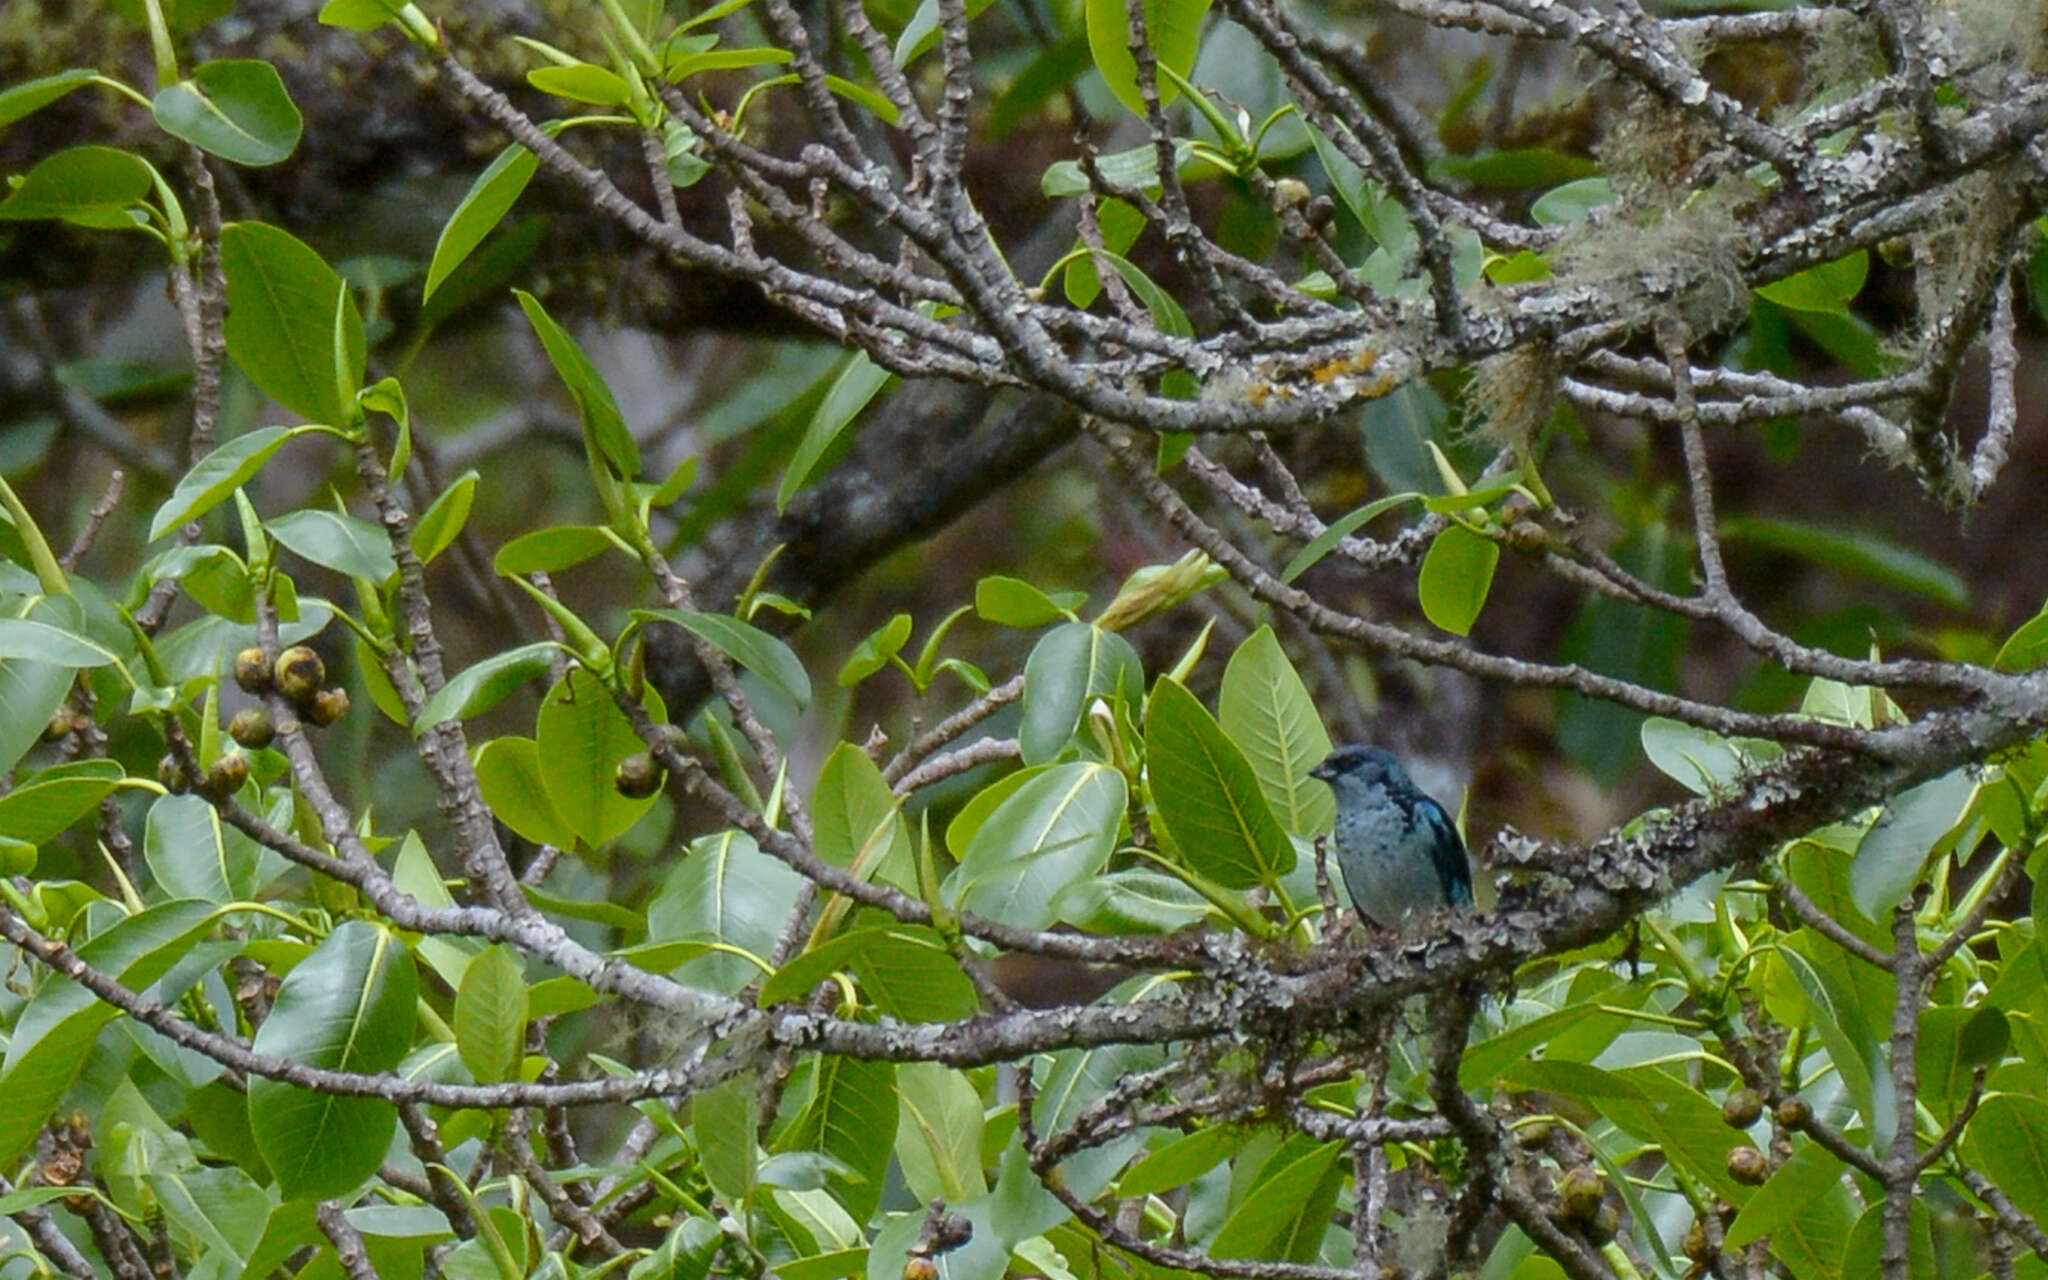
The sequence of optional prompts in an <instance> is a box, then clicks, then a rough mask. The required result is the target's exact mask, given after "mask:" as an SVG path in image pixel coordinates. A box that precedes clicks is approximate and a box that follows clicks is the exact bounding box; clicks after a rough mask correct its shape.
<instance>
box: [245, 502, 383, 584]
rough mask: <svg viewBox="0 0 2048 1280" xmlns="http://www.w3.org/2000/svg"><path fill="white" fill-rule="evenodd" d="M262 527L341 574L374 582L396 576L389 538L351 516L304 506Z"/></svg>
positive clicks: (297, 550) (308, 556) (287, 544)
mask: <svg viewBox="0 0 2048 1280" xmlns="http://www.w3.org/2000/svg"><path fill="white" fill-rule="evenodd" d="M263 527H264V528H265V529H267V530H268V531H269V532H270V536H271V537H273V538H276V539H277V540H278V541H279V542H280V543H282V544H284V546H286V547H287V548H289V549H290V550H292V551H296V552H298V553H299V554H300V555H301V556H304V557H305V558H306V559H308V560H311V561H312V562H313V563H314V564H317V565H324V566H326V567H327V568H329V569H332V570H334V571H335V572H336V573H338V574H341V575H342V576H344V577H349V578H367V579H369V580H370V582H371V583H372V584H378V583H383V582H387V581H389V580H390V579H392V578H394V577H396V576H397V575H398V561H397V560H395V559H393V558H392V555H391V541H390V539H388V538H387V537H385V535H384V531H383V530H382V529H379V528H378V527H377V526H375V525H373V524H371V523H369V522H368V521H365V520H358V519H356V518H355V517H354V516H345V515H341V514H340V513H338V512H334V511H323V510H321V509H320V508H318V507H308V508H303V509H301V510H298V511H292V512H287V513H286V514H284V515H281V516H279V517H277V518H276V519H274V520H266V521H264V522H263Z"/></svg>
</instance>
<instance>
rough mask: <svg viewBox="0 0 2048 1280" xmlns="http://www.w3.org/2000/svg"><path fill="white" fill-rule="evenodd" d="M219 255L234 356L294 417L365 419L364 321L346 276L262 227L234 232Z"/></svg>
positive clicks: (224, 237)
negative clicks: (360, 401)
mask: <svg viewBox="0 0 2048 1280" xmlns="http://www.w3.org/2000/svg"><path fill="white" fill-rule="evenodd" d="M220 253H221V270H222V271H223V272H224V273H225V274H226V276H227V285H228V317H227V323H226V333H227V340H228V354H229V355H232V356H233V357H234V358H235V363H236V364H238V365H240V366H241V367H242V371H243V372H244V373H246V374H248V375H249V380H250V381H252V382H254V383H255V384H256V385H257V386H258V387H259V388H261V389H262V391H263V393H264V394H265V395H267V396H269V397H270V398H271V399H273V400H275V401H277V402H278V403H279V404H281V405H283V406H284V407H285V408H287V409H290V410H291V411H292V412H293V413H296V414H299V415H301V416H302V417H305V418H307V419H309V420H311V421H313V422H324V423H328V424H330V425H334V426H340V425H342V424H344V423H346V422H348V421H349V420H350V418H351V417H352V416H353V415H354V414H355V413H357V412H359V410H357V409H356V407H355V399H356V392H357V391H359V390H361V389H362V385H363V361H364V345H363V321H362V317H361V316H360V315H358V314H357V313H356V304H355V299H354V298H353V297H351V296H350V295H349V292H348V289H347V287H346V286H345V285H344V284H343V283H342V279H341V277H340V276H338V275H336V274H335V273H334V269H333V268H332V267H329V266H328V265H327V263H326V262H325V261H324V260H323V259H322V258H321V257H320V255H319V254H317V253H315V252H313V250H312V249H310V248H308V247H307V246H306V245H305V244H304V243H302V242H301V241H300V240H299V239H298V238H297V237H296V236H293V235H292V234H291V233H290V232H287V231H281V230H279V229H278V228H276V227H273V226H270V225H268V224H267V223H262V222H238V223H235V224H234V225H233V226H231V227H228V228H227V229H226V230H225V231H223V232H222V233H221V243H220ZM337 356H338V358H337Z"/></svg>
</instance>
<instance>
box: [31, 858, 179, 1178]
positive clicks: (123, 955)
mask: <svg viewBox="0 0 2048 1280" xmlns="http://www.w3.org/2000/svg"><path fill="white" fill-rule="evenodd" d="M213 919H214V906H213V904H212V903H210V902H200V901H196V900H194V899H190V898H180V899H176V900H174V901H171V902H165V903H161V904H159V905H157V906H154V907H151V908H149V909H148V910H146V911H143V912H140V913H138V914H137V915H134V916H131V917H129V918H128V919H126V920H122V921H119V922H117V923H116V924H114V925H112V926H111V927H109V928H107V929H105V930H103V931H102V932H101V933H99V934H98V935H97V936H95V937H94V938H92V939H91V940H90V941H88V942H86V943H85V944H84V945H82V946H80V947H79V948H78V958H79V959H80V960H82V961H84V962H85V963H86V964H88V965H91V966H92V967H93V968H94V969H95V970H97V971H99V972H100V973H103V974H106V975H107V976H109V977H111V978H113V979H115V980H116V981H118V982H120V983H121V984H122V985H123V986H126V987H127V988H129V989H130V990H133V991H140V990H144V989H146V988H147V987H148V986H149V985H150V984H151V983H153V982H155V981H156V980H157V979H158V978H160V977H162V976H163V975H164V974H165V973H166V972H167V971H168V970H169V969H170V967H171V966H172V965H173V964H175V963H177V962H178V960H179V959H181V958H182V957H183V956H184V955H185V953H186V952H187V951H188V950H190V949H191V946H192V944H193V943H194V942H196V941H198V939H199V936H200V934H202V933H204V932H205V931H206V930H207V929H209V928H211V927H212V924H213ZM113 1019H114V1007H113V1006H112V1005H107V1004H101V1003H100V1002H99V1000H98V999H97V998H96V997H94V995H93V994H92V992H90V991H88V990H86V989H85V988H84V987H81V986H79V985H78V984H77V983H75V982H73V981H72V980H71V979H69V978H63V977H55V976H53V977H50V978H48V979H46V980H45V981H44V983H43V985H42V987H41V989H40V990H38V991H37V992H36V994H35V998H34V999H32V1000H30V1001H29V1003H28V1006H27V1007H26V1008H24V1009H23V1010H22V1011H21V1016H20V1017H19V1018H17V1019H16V1020H15V1023H14V1032H13V1035H12V1036H11V1037H9V1039H8V1042H7V1056H6V1058H5V1059H4V1060H0V1097H4V1098H6V1099H7V1104H6V1105H5V1106H0V1164H6V1165H10V1166H11V1165H12V1164H13V1163H14V1160H15V1157H17V1156H19V1155H20V1154H21V1152H22V1150H23V1149H24V1148H26V1147H27V1146H28V1144H29V1143H30V1141H31V1140H33V1139H34V1137H35V1135H36V1132H37V1131H38V1130H39V1129H41V1128H42V1127H43V1121H45V1120H46V1119H48V1118H49V1115H50V1112H51V1110H52V1109H53V1108H55V1107H56V1106H57V1104H58V1103H59V1102H61V1101H63V1099H64V1095H65V1093H66V1092H67V1091H68V1090H69V1089H70V1088H71V1083H72V1081H74V1080H76V1079H77V1078H78V1075H79V1072H81V1071H83V1070H84V1069H85V1062H86V1058H87V1056H88V1055H89V1054H90V1053H91V1051H92V1046H93V1042H94V1041H95V1040H96V1039H98V1038H99V1033H100V1028H102V1027H104V1026H106V1025H107V1023H109V1022H111V1021H113Z"/></svg>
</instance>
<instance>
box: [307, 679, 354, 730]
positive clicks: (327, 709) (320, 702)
mask: <svg viewBox="0 0 2048 1280" xmlns="http://www.w3.org/2000/svg"><path fill="white" fill-rule="evenodd" d="M347 714H348V690H346V689H322V690H320V691H319V692H318V693H316V694H314V695H313V700H312V701H311V702H310V703H308V704H306V719H308V720H311V721H312V722H313V723H314V724H317V725H319V726H320V727H321V728H323V729H325V728H326V727H327V726H328V725H331V724H333V723H334V722H335V721H337V720H339V719H341V718H342V717H343V716H345V715H347Z"/></svg>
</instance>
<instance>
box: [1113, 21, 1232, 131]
mask: <svg viewBox="0 0 2048 1280" xmlns="http://www.w3.org/2000/svg"><path fill="white" fill-rule="evenodd" d="M1208 13H1209V0H1145V33H1146V38H1147V40H1148V41H1149V42H1150V44H1151V46H1152V54H1153V57H1155V58H1157V59H1158V61H1159V64H1160V65H1161V66H1165V67H1171V68H1172V69H1173V70H1175V71H1177V72H1179V73H1180V74H1181V76H1183V77H1186V76H1188V75H1191V74H1193V72H1194V69H1195V54H1196V52H1197V51H1198V50H1199V48H1200V47H1201V39H1202V19H1203V18H1204V17H1206V16H1208ZM1087 18H1088V48H1089V50H1090V52H1092V53H1093V54H1094V55H1095V69H1096V70H1097V71H1100V72H1101V73H1102V78H1103V80H1104V81H1106V82H1107V83H1108V85H1109V89H1110V92H1111V93H1114V94H1115V95H1116V96H1117V100H1118V101H1119V102H1121V103H1123V104H1124V105H1125V106H1127V107H1129V108H1130V109H1131V112H1132V114H1134V115H1136V116H1138V117H1139V118H1140V119H1142V118H1143V117H1144V115H1145V100H1144V98H1143V97H1142V96H1140V94H1139V91H1138V64H1137V61H1136V60H1135V59H1133V58H1132V57H1131V47H1130V43H1131V28H1130V16H1129V12H1128V10H1127V9H1126V8H1125V5H1124V0H1087ZM1158 90H1159V101H1160V104H1161V105H1162V106H1164V105H1165V104H1167V103H1170V102H1172V101H1173V100H1174V98H1175V96H1177V94H1178V93H1179V90H1177V89H1176V88H1175V87H1174V86H1173V83H1172V82H1171V81H1170V80H1168V79H1167V78H1166V77H1165V76H1161V77H1160V78H1159V83H1158Z"/></svg>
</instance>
